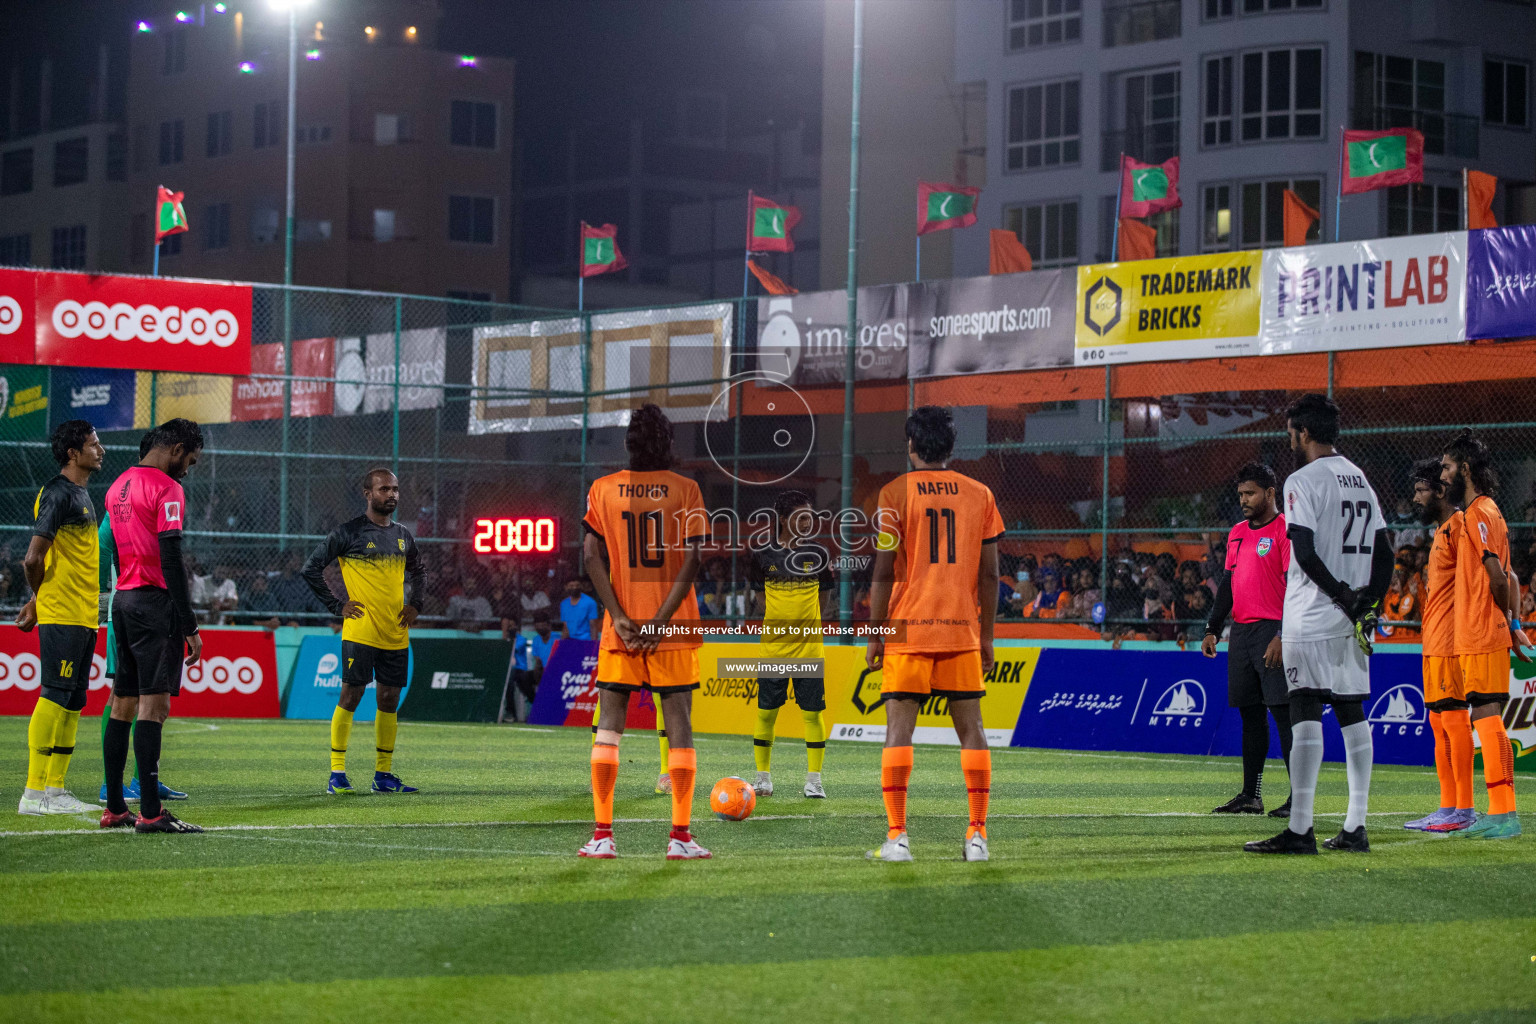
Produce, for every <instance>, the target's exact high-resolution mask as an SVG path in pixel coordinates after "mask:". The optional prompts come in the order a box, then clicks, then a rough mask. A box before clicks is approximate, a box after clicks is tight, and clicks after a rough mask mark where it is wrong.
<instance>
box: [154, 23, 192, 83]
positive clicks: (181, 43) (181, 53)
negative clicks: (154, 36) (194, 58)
mask: <svg viewBox="0 0 1536 1024" xmlns="http://www.w3.org/2000/svg"><path fill="white" fill-rule="evenodd" d="M161 38H162V39H163V40H164V41H165V56H164V60H162V61H161V63H160V71H161V73H162V74H166V75H179V74H181V73H182V72H184V71H186V70H187V34H186V33H185V32H167V33H165V35H163V36H162V37H161Z"/></svg>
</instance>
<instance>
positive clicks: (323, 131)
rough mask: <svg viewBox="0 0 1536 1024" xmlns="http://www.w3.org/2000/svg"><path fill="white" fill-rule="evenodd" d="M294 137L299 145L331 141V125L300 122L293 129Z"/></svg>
mask: <svg viewBox="0 0 1536 1024" xmlns="http://www.w3.org/2000/svg"><path fill="white" fill-rule="evenodd" d="M293 134H294V139H295V140H296V141H297V142H298V144H299V145H301V146H313V145H316V144H318V143H321V142H330V141H331V126H330V125H328V124H301V125H299V126H298V127H297V128H295V129H294V131H293Z"/></svg>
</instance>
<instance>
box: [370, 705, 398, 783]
mask: <svg viewBox="0 0 1536 1024" xmlns="http://www.w3.org/2000/svg"><path fill="white" fill-rule="evenodd" d="M399 722H400V719H399V716H398V715H397V714H396V713H395V712H393V711H380V712H379V713H378V714H377V715H376V716H375V717H374V719H373V745H374V747H375V748H376V749H375V753H374V762H373V770H374V771H376V772H387V771H389V770H390V769H391V768H392V767H394V764H395V730H396V729H397V728H398V727H399Z"/></svg>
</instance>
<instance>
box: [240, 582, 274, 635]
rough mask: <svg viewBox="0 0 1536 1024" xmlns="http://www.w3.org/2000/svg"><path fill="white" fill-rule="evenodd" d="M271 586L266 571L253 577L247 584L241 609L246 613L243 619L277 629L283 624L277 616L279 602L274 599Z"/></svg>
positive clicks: (248, 622)
mask: <svg viewBox="0 0 1536 1024" xmlns="http://www.w3.org/2000/svg"><path fill="white" fill-rule="evenodd" d="M270 586H271V585H270V584H269V583H268V581H267V574H266V573H264V572H258V573H256V574H255V575H253V576H252V577H251V581H250V582H249V583H247V584H246V585H245V600H244V602H243V607H242V608H241V610H242V611H243V612H245V613H246V614H245V615H241V616H240V619H241V620H243V621H244V622H245V623H247V624H249V625H252V626H265V627H266V628H268V629H276V628H277V627H278V626H280V625H281V624H282V623H281V622H280V621H279V619H278V616H277V612H278V607H277V602H276V601H274V600H273V599H272V591H271V589H270Z"/></svg>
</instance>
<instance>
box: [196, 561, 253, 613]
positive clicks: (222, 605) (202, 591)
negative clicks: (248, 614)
mask: <svg viewBox="0 0 1536 1024" xmlns="http://www.w3.org/2000/svg"><path fill="white" fill-rule="evenodd" d="M191 572H192V575H191V577H190V578H189V579H188V580H187V582H188V584H189V585H190V589H191V592H192V593H191V597H192V606H193V607H194V608H198V609H206V610H207V615H206V617H205V618H204V619H203V621H205V622H208V623H210V624H212V625H220V624H222V623H223V622H224V621H225V618H226V616H227V615H228V614H229V613H230V612H232V611H234V610H235V606H236V605H237V604H239V603H240V593H239V589H238V588H237V587H236V586H235V581H234V580H233V579H232V578H231V574H230V567H229V566H228V565H225V564H223V563H220V564H219V565H218V566H216V567H215V568H214V571H213V572H212V573H211V574H209V575H207V576H202V575H198V574H197V570H196V568H195V567H194V568H193V569H192V570H191Z"/></svg>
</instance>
